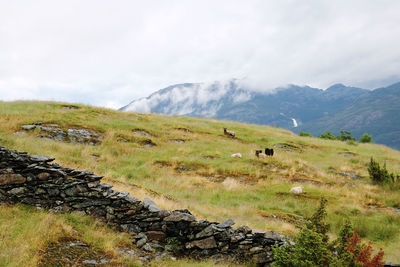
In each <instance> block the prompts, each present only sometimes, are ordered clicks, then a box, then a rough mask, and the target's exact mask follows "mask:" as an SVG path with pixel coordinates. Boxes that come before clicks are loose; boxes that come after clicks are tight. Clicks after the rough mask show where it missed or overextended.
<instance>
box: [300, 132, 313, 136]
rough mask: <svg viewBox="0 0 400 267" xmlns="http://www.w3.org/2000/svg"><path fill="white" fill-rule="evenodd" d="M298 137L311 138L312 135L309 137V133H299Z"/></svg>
mask: <svg viewBox="0 0 400 267" xmlns="http://www.w3.org/2000/svg"><path fill="white" fill-rule="evenodd" d="M299 135H300V136H308V137H312V135H311V134H309V133H306V132H300V133H299Z"/></svg>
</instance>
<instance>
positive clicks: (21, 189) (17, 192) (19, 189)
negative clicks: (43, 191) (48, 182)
mask: <svg viewBox="0 0 400 267" xmlns="http://www.w3.org/2000/svg"><path fill="white" fill-rule="evenodd" d="M25 191H26V189H25V187H15V188H13V189H11V190H10V191H8V193H9V194H11V195H21V194H23V193H25Z"/></svg>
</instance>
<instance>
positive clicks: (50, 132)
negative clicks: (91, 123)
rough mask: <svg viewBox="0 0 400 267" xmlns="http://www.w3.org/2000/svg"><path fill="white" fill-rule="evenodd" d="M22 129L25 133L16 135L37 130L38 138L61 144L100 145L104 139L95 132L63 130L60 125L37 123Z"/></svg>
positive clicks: (72, 129) (78, 129) (20, 132)
mask: <svg viewBox="0 0 400 267" xmlns="http://www.w3.org/2000/svg"><path fill="white" fill-rule="evenodd" d="M21 128H22V130H24V131H18V132H16V133H15V134H26V133H29V132H32V131H34V130H35V129H37V130H38V131H39V135H38V137H41V138H45V139H51V140H56V141H61V142H70V143H82V144H89V145H98V144H100V143H101V140H102V139H103V136H102V135H101V134H100V133H98V132H96V131H95V130H89V129H85V128H68V129H67V130H63V129H61V128H60V126H59V125H58V124H43V123H42V122H35V123H34V124H28V125H22V126H21Z"/></svg>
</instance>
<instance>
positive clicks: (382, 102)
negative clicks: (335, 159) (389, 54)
mask: <svg viewBox="0 0 400 267" xmlns="http://www.w3.org/2000/svg"><path fill="white" fill-rule="evenodd" d="M399 103H400V83H396V84H393V85H391V86H388V87H386V88H379V89H375V90H373V91H369V92H366V93H365V94H363V95H361V96H360V97H358V98H357V99H356V101H354V102H353V103H351V104H350V105H348V106H346V107H345V108H344V109H342V110H339V111H338V112H337V113H335V114H333V116H324V117H322V118H320V119H318V120H316V121H312V122H310V123H306V124H304V125H302V126H301V129H304V130H308V131H310V132H311V133H313V134H318V133H321V132H323V131H325V130H330V131H337V129H349V130H350V131H352V133H353V135H354V136H357V137H359V136H361V135H362V134H363V133H369V134H372V136H373V140H374V141H375V142H377V143H383V144H386V145H388V146H391V147H394V148H397V149H400V114H399V112H400V105H399Z"/></svg>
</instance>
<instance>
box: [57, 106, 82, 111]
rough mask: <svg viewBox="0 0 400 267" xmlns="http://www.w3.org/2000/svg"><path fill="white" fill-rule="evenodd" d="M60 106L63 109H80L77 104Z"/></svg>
mask: <svg viewBox="0 0 400 267" xmlns="http://www.w3.org/2000/svg"><path fill="white" fill-rule="evenodd" d="M61 107H62V108H63V109H66V110H77V109H80V107H79V106H75V105H61Z"/></svg>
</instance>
